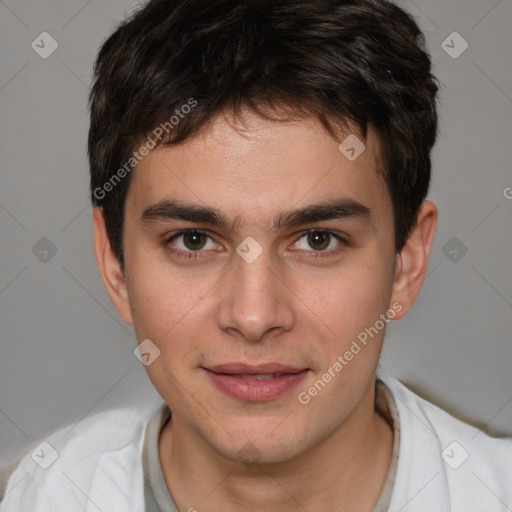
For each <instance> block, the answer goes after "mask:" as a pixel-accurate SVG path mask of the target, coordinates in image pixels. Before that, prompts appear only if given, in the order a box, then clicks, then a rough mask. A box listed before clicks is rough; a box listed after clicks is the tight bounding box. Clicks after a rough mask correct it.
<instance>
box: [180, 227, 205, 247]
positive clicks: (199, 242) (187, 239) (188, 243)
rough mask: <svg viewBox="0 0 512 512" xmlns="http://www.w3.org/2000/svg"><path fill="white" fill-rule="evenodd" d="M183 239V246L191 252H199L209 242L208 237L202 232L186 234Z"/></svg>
mask: <svg viewBox="0 0 512 512" xmlns="http://www.w3.org/2000/svg"><path fill="white" fill-rule="evenodd" d="M182 237H183V245H184V246H185V247H186V248H187V249H190V250H191V251H198V250H199V249H202V248H203V247H204V246H205V245H206V242H207V240H208V237H207V236H206V235H205V234H204V233H201V232H200V231H190V232H188V233H184V234H183V235H182Z"/></svg>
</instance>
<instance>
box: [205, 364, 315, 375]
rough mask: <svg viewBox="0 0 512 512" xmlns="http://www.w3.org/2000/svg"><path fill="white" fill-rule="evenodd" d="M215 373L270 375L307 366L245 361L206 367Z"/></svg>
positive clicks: (294, 371) (292, 371) (300, 370)
mask: <svg viewBox="0 0 512 512" xmlns="http://www.w3.org/2000/svg"><path fill="white" fill-rule="evenodd" d="M205 369H206V370H209V371H211V372H215V373H227V374H231V375H268V374H271V373H299V372H302V371H304V370H307V368H303V367H298V366H290V365H282V364H278V363H268V364H257V365H248V364H244V363H226V364H220V365H216V366H210V367H208V368H205Z"/></svg>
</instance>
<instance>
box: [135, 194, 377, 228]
mask: <svg viewBox="0 0 512 512" xmlns="http://www.w3.org/2000/svg"><path fill="white" fill-rule="evenodd" d="M175 219H179V220H184V221H188V222H194V223H197V224H208V225H210V226H213V227H218V228H222V229H225V230H227V231H234V230H236V229H237V228H238V227H239V221H238V220H237V219H235V220H233V221H232V220H230V219H228V218H227V217H226V216H225V215H224V214H223V213H222V212H221V211H219V210H216V209H214V208H211V207H208V206H203V205H198V204H193V203H185V202H182V201H173V200H163V201H160V202H158V203H156V204H153V205H151V206H148V207H147V208H145V209H144V211H143V212H142V215H141V217H140V222H141V223H142V224H144V225H151V224H153V223H154V222H157V221H161V220H175ZM334 219H354V220H357V221H361V222H364V223H368V224H370V223H372V222H373V220H374V211H373V210H372V209H371V208H368V207H367V206H365V205H363V204H362V203H359V202H358V201H355V200H354V199H350V198H342V199H336V200H332V201H327V202H325V203H320V204H312V205H309V206H306V207H305V208H300V209H292V210H288V211H284V212H281V213H280V214H279V215H278V216H277V217H276V218H274V219H273V220H272V223H271V225H272V228H273V229H277V230H279V229H283V228H289V227H296V226H301V225H303V224H312V223H315V222H321V221H327V220H334Z"/></svg>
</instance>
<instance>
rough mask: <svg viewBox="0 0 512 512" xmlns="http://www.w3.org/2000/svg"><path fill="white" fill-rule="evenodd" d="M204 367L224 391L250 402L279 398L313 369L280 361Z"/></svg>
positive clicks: (212, 379) (211, 378)
mask: <svg viewBox="0 0 512 512" xmlns="http://www.w3.org/2000/svg"><path fill="white" fill-rule="evenodd" d="M202 370H203V371H204V372H205V373H206V374H207V376H208V377H209V379H210V381H211V382H213V384H214V385H215V386H216V387H217V388H218V389H220V390H221V391H223V392H224V393H225V394H227V395H229V396H231V397H234V398H237V399H238V400H243V401H249V402H253V401H265V400H271V399H273V398H277V397H278V396H280V395H282V394H284V393H286V392H287V391H289V390H290V389H292V388H293V387H295V386H297V385H298V384H299V383H300V382H301V381H302V380H304V379H305V377H306V376H307V374H308V373H309V372H310V369H309V368H300V367H295V366H284V365H280V364H265V365H256V366H249V365H245V364H241V363H230V364H225V365H219V366H213V367H210V368H204V367H202Z"/></svg>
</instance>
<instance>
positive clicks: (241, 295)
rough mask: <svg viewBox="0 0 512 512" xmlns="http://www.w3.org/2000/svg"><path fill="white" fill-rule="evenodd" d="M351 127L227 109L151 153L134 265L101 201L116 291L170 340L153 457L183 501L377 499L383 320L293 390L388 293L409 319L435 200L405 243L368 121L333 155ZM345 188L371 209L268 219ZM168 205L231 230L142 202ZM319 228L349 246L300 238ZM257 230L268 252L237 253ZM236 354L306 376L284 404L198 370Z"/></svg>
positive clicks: (159, 369) (102, 247)
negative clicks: (236, 393)
mask: <svg viewBox="0 0 512 512" xmlns="http://www.w3.org/2000/svg"><path fill="white" fill-rule="evenodd" d="M242 121H243V125H242ZM346 135H347V134H345V135H344V136H346ZM344 136H343V137H342V138H340V140H339V141H335V140H333V139H332V138H331V137H330V136H329V135H328V134H327V133H326V132H325V131H324V130H323V129H322V127H321V126H320V124H319V123H318V122H317V121H315V120H312V119H308V120H303V121H300V122H286V123H276V122H271V121H268V120H263V119H261V118H259V117H257V116H256V115H255V114H253V113H250V112H245V113H244V115H243V119H240V120H234V119H232V118H229V119H228V118H226V117H225V116H219V117H217V118H216V119H215V120H214V121H213V122H212V123H211V125H209V126H208V128H207V129H205V130H204V131H203V132H202V133H201V134H200V135H198V136H196V137H194V138H193V139H191V140H189V141H187V142H186V143H184V144H181V145H179V146H171V147H158V148H157V149H155V150H153V151H152V152H151V153H150V154H149V155H148V156H147V157H146V158H145V159H144V160H143V161H142V162H140V164H139V165H138V167H137V168H136V169H135V170H134V171H133V175H132V180H133V181H132V183H131V185H130V188H129V191H128V195H127V199H126V206H125V213H126V216H125V223H124V228H123V229H124V230H123V242H124V257H125V272H124V273H123V272H122V270H121V268H120V266H119V262H118V260H117V259H116V257H115V255H114V254H113V252H112V250H111V247H110V244H109V240H108V236H107V234H106V231H105V225H104V221H103V217H102V214H101V210H99V209H97V210H95V212H94V217H93V218H94V231H95V254H96V258H97V261H98V265H99V269H100V272H101V275H102V279H103V282H104V284H105V287H106V289H107V292H108V294H109V296H110V298H111V300H112V302H113V303H114V305H115V307H116V308H117V310H118V312H119V314H120V316H121V317H122V318H123V319H124V321H126V322H127V323H130V324H133V325H134V326H135V332H136V335H137V340H138V342H139V343H140V342H141V341H142V340H144V339H146V338H149V339H150V340H151V341H152V342H153V343H154V344H155V345H156V346H157V347H158V348H159V350H160V356H159V357H158V358H156V359H155V360H154V362H153V363H152V364H150V365H149V366H147V367H146V370H147V372H148V375H149V378H150V379H151V381H152V383H153V384H154V386H155V388H156V389H157V390H158V392H159V393H160V394H161V396H162V397H163V399H164V400H165V401H166V403H167V404H168V405H169V407H170V409H171V410H172V419H171V421H170V422H169V423H168V424H167V425H166V426H165V427H164V428H163V430H162V433H161V437H160V441H159V454H160V460H161V464H162V468H163V472H164V476H165V479H166V482H167V484H168V487H169V490H170V492H171V494H172V496H173V499H174V500H175V502H176V504H177V505H178V507H179V509H180V511H191V510H194V509H197V510H200V511H201V512H203V511H206V512H208V511H218V510H223V511H226V512H230V511H239V510H250V511H253V510H254V511H260V510H261V511H263V510H264V511H270V512H272V511H280V512H282V511H285V512H286V511H303V510H307V511H309V512H315V511H324V510H326V504H329V510H333V511H348V510H357V511H371V510H372V509H373V507H374V506H375V504H376V503H377V501H378V499H379V496H380V493H381V491H382V488H383V486H384V483H385V480H386V476H387V473H388V469H389V464H390V460H391V453H392V443H393V432H392V428H391V426H390V425H388V423H386V421H384V419H383V418H382V417H381V416H380V415H379V414H378V413H377V412H376V411H375V409H374V398H375V396H374V387H375V369H376V365H377V362H378V358H379V355H380V352H381V348H382V342H383V338H384V331H385V329H382V330H380V331H379V333H378V335H377V336H375V337H374V338H373V339H371V341H369V343H368V344H367V345H366V346H365V347H364V348H363V349H362V350H361V351H360V352H359V353H358V354H357V355H355V356H354V358H353V359H352V360H351V361H350V362H348V364H347V365H346V366H344V368H343V370H342V371H341V372H339V373H338V374H336V376H335V377H333V378H332V379H331V381H330V382H329V383H328V384H327V385H326V386H325V388H324V389H322V390H321V392H319V393H318V394H317V396H314V397H312V398H311V401H310V402H309V403H308V404H301V403H300V402H299V401H298V394H299V392H303V391H307V390H308V388H310V387H311V386H312V385H313V384H314V383H315V382H316V381H317V380H318V379H320V378H321V376H322V374H323V373H324V372H326V371H327V370H328V368H330V367H332V365H333V363H334V362H335V361H336V360H337V358H338V356H340V355H343V354H344V353H345V352H346V351H347V350H348V349H349V348H350V346H351V343H352V342H353V340H355V339H356V338H357V335H358V334H359V333H360V332H362V331H364V329H365V328H368V327H370V326H373V325H375V322H376V321H377V320H378V319H379V318H381V317H380V315H382V314H384V313H386V311H387V310H388V309H390V308H391V307H392V304H396V303H398V304H399V305H400V306H401V311H400V312H398V313H396V315H395V317H394V319H395V320H396V319H399V318H401V317H403V316H404V315H405V314H406V313H407V311H408V310H409V308H410V307H411V305H412V303H413V302H414V300H415V298H416V296H417V294H418V292H419V290H420V287H421V283H422V281H423V279H424V276H425V272H426V268H427V262H428V254H429V251H430V248H431V244H432V240H433V236H434V231H435V225H436V221H437V209H436V207H435V206H434V205H433V204H432V203H431V202H428V201H425V202H424V203H423V204H422V206H421V207H420V210H419V212H418V216H417V223H416V226H415V228H414V230H413V231H412V232H411V235H410V237H409V239H408V240H407V242H406V244H405V246H404V247H403V249H402V250H401V252H400V253H399V254H396V253H395V252H394V247H393V241H394V234H393V216H392V204H391V200H390V196H389V192H388V190H387V187H386V186H385V184H384V181H383V179H382V177H381V176H380V175H379V173H378V172H377V155H378V139H377V137H376V136H375V133H374V131H373V129H372V128H371V127H370V130H369V135H368V139H367V141H366V149H365V151H364V152H363V153H362V154H361V155H360V156H359V157H358V158H357V159H356V160H355V161H349V160H348V159H347V158H346V157H345V156H344V155H343V154H342V153H341V152H340V151H339V149H338V144H339V142H340V141H341V140H343V138H344ZM340 198H350V199H352V200H354V201H357V202H359V203H361V204H363V205H365V206H366V207H368V208H369V209H371V210H372V212H373V214H372V217H371V220H370V221H368V220H364V219H362V218H360V217H357V216H356V217H347V218H340V219H330V220H325V221H317V222H314V223H311V224H304V225H300V226H291V227H286V228H279V229H275V228H273V227H272V220H273V219H275V218H276V217H278V216H279V215H280V214H281V213H282V212H283V211H287V210H291V209H297V208H303V207H305V206H308V205H313V204H318V203H324V202H326V201H329V200H336V199H340ZM163 200H180V201H184V202H187V203H193V204H196V205H199V206H209V207H211V208H215V209H217V210H219V211H221V212H222V213H223V214H224V215H225V216H226V217H227V218H228V219H229V220H230V221H235V220H236V221H237V222H238V224H237V226H236V227H235V226H231V228H233V229H225V228H220V227H215V226H214V227H212V226H210V225H208V224H205V223H203V222H201V223H196V222H191V221H185V220H176V219H165V218H163V219H162V218H159V219H156V220H155V219H153V220H152V221H148V222H142V221H141V216H142V214H143V212H144V210H145V209H146V208H148V207H149V206H151V205H154V204H156V203H158V202H160V201H163ZM310 228H315V229H317V230H323V231H326V230H327V231H329V232H332V233H336V234H339V235H340V236H344V237H346V239H347V240H349V245H348V246H345V245H343V244H340V242H338V241H337V240H336V239H335V238H329V237H328V236H327V237H326V238H327V241H328V245H327V248H325V246H324V245H322V244H315V240H313V245H311V244H308V240H309V239H308V236H307V235H306V236H303V232H304V230H306V229H310ZM183 229H202V230H204V231H207V233H208V235H209V236H210V237H211V239H210V238H208V237H206V238H205V239H201V238H200V239H199V240H203V241H204V243H205V245H204V246H203V247H202V248H200V251H199V253H198V252H197V250H196V251H195V254H196V255H198V254H199V257H197V258H185V257H182V258H180V257H178V256H176V255H175V254H172V253H170V252H169V251H168V250H167V248H169V247H172V248H174V249H176V250H182V251H187V250H188V252H189V253H191V252H194V251H193V250H191V248H192V249H194V248H195V247H196V246H194V245H191V243H190V238H187V237H181V238H178V239H174V240H173V241H171V242H168V240H169V238H170V237H171V236H172V235H173V234H175V233H176V232H178V231H180V230H183ZM247 237H252V238H254V239H255V240H256V241H257V242H258V244H259V245H260V246H261V248H262V253H261V255H260V256H259V257H258V258H257V259H256V260H255V261H253V262H252V263H247V262H246V261H244V259H242V258H241V257H240V256H239V255H238V254H237V252H236V248H237V247H238V246H239V245H240V244H241V243H242V241H244V240H245V239H246V238H247ZM321 240H322V239H321ZM187 242H188V245H186V243H187ZM193 242H194V240H192V243H193ZM319 245H320V246H321V247H320V248H319ZM228 362H243V363H246V364H259V363H270V362H278V363H281V364H290V365H293V366H298V367H304V368H309V369H310V371H309V372H308V374H307V375H306V377H305V379H304V380H303V381H302V382H301V383H300V384H299V385H298V386H297V387H295V388H293V389H291V390H289V391H287V392H286V393H284V394H283V395H281V396H279V397H277V398H274V399H272V400H267V401H259V402H247V401H241V400H238V399H236V398H233V397H231V396H228V395H226V394H224V393H223V392H222V391H221V390H219V389H218V388H217V387H216V386H215V385H214V384H213V383H212V382H211V380H210V379H209V378H208V376H207V375H206V374H205V372H204V371H203V370H202V369H201V367H205V366H206V367H208V366H212V365H216V364H223V363H228ZM248 450H249V451H250V452H251V453H253V455H254V460H253V461H252V462H251V461H249V460H248V459H247V452H248Z"/></svg>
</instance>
